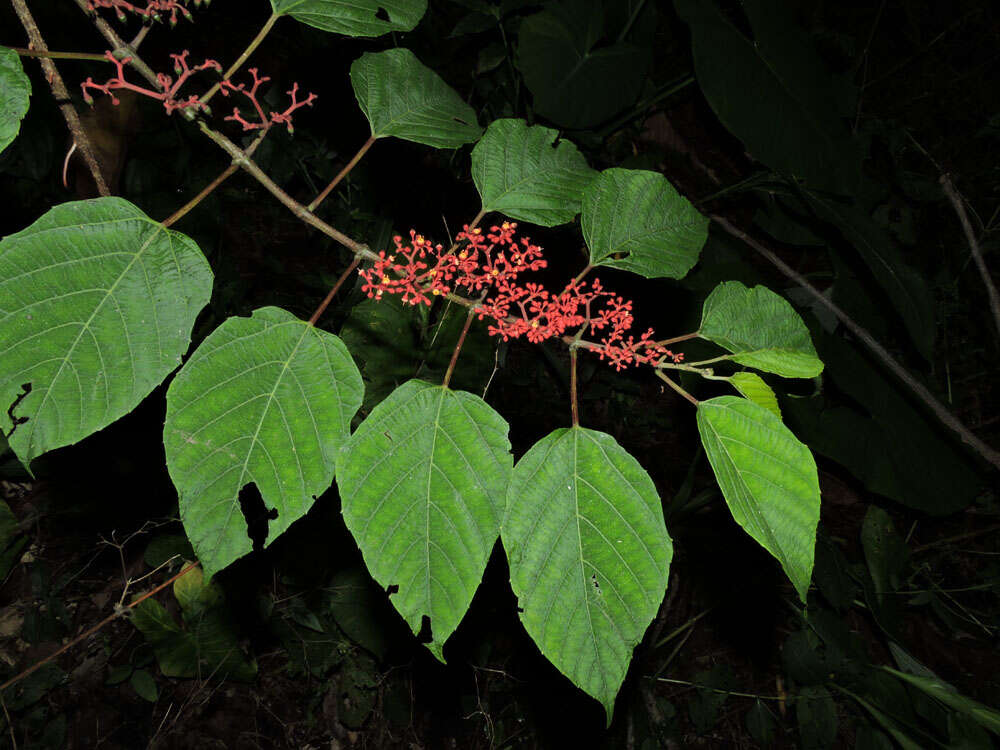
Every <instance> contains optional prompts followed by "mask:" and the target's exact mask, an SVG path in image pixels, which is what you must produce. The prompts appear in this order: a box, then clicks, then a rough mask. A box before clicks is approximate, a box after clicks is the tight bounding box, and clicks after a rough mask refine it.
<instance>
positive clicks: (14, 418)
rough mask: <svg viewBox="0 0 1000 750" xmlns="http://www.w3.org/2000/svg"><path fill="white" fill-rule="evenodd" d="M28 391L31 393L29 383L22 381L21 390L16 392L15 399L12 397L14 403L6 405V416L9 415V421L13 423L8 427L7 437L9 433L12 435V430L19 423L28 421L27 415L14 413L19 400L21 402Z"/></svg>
mask: <svg viewBox="0 0 1000 750" xmlns="http://www.w3.org/2000/svg"><path fill="white" fill-rule="evenodd" d="M29 393H31V383H24V384H23V385H22V386H21V392H20V393H18V394H17V398H15V399H14V403H12V404H11V405H10V406H9V407H8V409H7V416H8V417H10V421H11V424H12V425H13V426H12V427H11V428H10V432H9V433H7V437H8V438H9V437H10V436H11V435H13V434H14V430H16V429H17V426H18V425H20V424H24V423H25V422H27V421H28V417H19V416H17V415H15V414H14V409H16V408H17V407H18V406H20V404H21V402H22V401H24V399H25V397H26V396H27V395H28V394H29Z"/></svg>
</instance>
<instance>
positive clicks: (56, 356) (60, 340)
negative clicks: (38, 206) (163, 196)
mask: <svg viewBox="0 0 1000 750" xmlns="http://www.w3.org/2000/svg"><path fill="white" fill-rule="evenodd" d="M211 291H212V270H211V269H210V268H209V266H208V262H207V261H206V260H205V256H204V255H202V253H201V251H200V250H199V249H198V246H197V245H195V243H194V242H193V241H192V240H191V239H189V238H188V237H186V236H184V235H183V234H180V233H179V232H173V231H170V230H167V229H164V228H163V226H162V225H161V224H159V223H157V222H155V221H153V220H152V219H150V218H149V217H148V216H146V215H145V214H144V213H143V212H142V211H140V210H139V209H138V208H136V207H135V206H133V205H132V204H131V203H129V202H128V201H125V200H122V199H121V198H97V199H95V200H89V201H78V202H74V203H64V204H62V205H60V206H56V207H54V208H53V209H51V210H50V211H49V212H48V213H46V214H45V215H44V216H42V217H41V218H40V219H39V220H38V221H36V222H35V223H34V224H32V225H31V226H30V227H28V228H27V229H24V230H22V231H20V232H18V233H17V234H12V235H10V236H9V237H6V238H5V239H4V240H3V241H2V242H0V428H2V429H3V430H4V431H5V432H6V433H7V438H8V440H9V442H10V447H11V448H12V449H13V450H14V452H15V453H16V454H17V456H18V458H20V459H21V461H22V462H23V463H24V465H25V466H27V465H28V464H29V463H30V462H31V460H32V459H33V458H35V457H36V456H39V455H41V454H42V453H45V452H46V451H49V450H52V449H53V448H58V447H60V446H63V445H70V444H72V443H75V442H77V441H78V440H81V439H83V438H85V437H86V436H87V435H90V434H91V433H94V432H96V431H97V430H100V429H102V428H103V427H106V426H107V425H109V424H111V423H112V422H114V421H115V420H116V419H118V418H119V417H121V416H124V415H125V414H128V413H129V412H130V411H132V410H133V409H134V408H135V407H136V406H137V405H138V404H139V402H140V401H142V399H143V398H144V397H145V396H146V395H147V394H148V393H149V392H150V391H152V390H153V388H155V387H156V386H157V385H159V383H160V382H161V381H162V380H163V379H164V378H165V377H166V376H167V374H168V373H169V372H170V371H172V370H173V369H174V368H176V367H177V366H178V365H179V364H180V363H181V356H182V355H183V354H184V352H185V351H186V350H187V348H188V345H189V344H190V343H191V329H192V327H193V326H194V321H195V317H196V316H197V315H198V312H199V311H200V310H201V309H202V308H203V307H204V306H205V305H206V304H207V303H208V300H209V297H210V296H211ZM25 391H30V392H28V393H27V394H26V395H23V397H22V394H24V393H25Z"/></svg>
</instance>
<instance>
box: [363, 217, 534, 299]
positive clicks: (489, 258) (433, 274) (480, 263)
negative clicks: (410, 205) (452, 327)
mask: <svg viewBox="0 0 1000 750" xmlns="http://www.w3.org/2000/svg"><path fill="white" fill-rule="evenodd" d="M516 227H517V225H516V224H512V223H509V222H504V224H503V226H502V227H493V230H492V231H491V232H490V233H489V234H487V235H485V236H484V235H483V233H482V230H480V229H469V227H468V226H466V227H464V228H463V230H462V231H461V232H459V234H458V237H456V238H455V246H454V247H453V248H452V250H454V249H457V247H458V245H459V243H463V242H464V243H466V245H465V246H464V247H463V248H462V249H461V250H460V251H459V252H457V253H455V252H452V250H448V251H445V249H444V247H443V246H442V245H432V244H431V243H430V241H428V240H426V239H424V236H423V235H420V234H417V233H416V232H415V231H413V230H412V229H411V230H410V243H411V244H410V245H404V244H403V238H402V237H400V236H398V235H397V236H396V237H393V238H392V239H393V242H395V243H396V250H395V251H394V252H393V253H392V254H391V255H386V254H385V251H382V252H380V253H379V260H377V261H375V265H374V266H373V267H372V268H369V269H366V270H363V271H360V273H361V275H362V276H363V277H364V279H365V281H366V282H367V283H366V284H365V285H364V286H363V287H362V290H363V291H365V292H367V293H368V296H369V297H374V298H376V299H379V298H381V296H382V294H383V292H389V293H390V294H402V295H403V302H407V303H409V304H411V305H416V304H419V303H424V304H426V305H429V304H431V298H430V297H429V296H428V295H432V296H438V295H441V294H449V293H450V292H451V291H452V289H455V288H458V287H464V288H465V289H467V290H468V291H470V292H479V291H483V290H488V289H489V288H490V287H491V286H494V285H498V284H502V283H507V282H512V281H513V280H514V279H515V278H516V277H517V275H518V274H519V273H521V271H534V270H536V269H539V268H545V265H546V264H545V261H544V260H542V259H541V253H542V249H541V248H540V247H538V246H537V245H532V244H531V243H530V242H529V241H528V240H527V239H523V240H521V243H520V245H519V244H518V243H516V242H515V241H514V229H515V228H516ZM498 248H499V249H498ZM431 261H433V264H432V263H431ZM390 274H391V275H390Z"/></svg>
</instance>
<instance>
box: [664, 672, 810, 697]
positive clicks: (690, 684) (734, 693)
mask: <svg viewBox="0 0 1000 750" xmlns="http://www.w3.org/2000/svg"><path fill="white" fill-rule="evenodd" d="M650 679H653V680H656V681H657V682H668V683H670V684H671V685H685V686H687V687H693V688H697V689H698V690H710V691H711V692H713V693H721V694H722V695H732V696H735V697H737V698H756V699H758V700H762V701H793V700H801V698H797V696H789V695H757V693H741V692H738V691H736V690H723V689H722V688H714V687H709V686H708V685H699V684H698V683H697V682H688V681H687V680H674V679H671V678H670V677H652V678H650ZM814 700H815V699H814Z"/></svg>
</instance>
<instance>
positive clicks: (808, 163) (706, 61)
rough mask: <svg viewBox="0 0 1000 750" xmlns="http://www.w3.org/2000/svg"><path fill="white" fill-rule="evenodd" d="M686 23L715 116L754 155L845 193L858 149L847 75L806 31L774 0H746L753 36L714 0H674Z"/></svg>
mask: <svg viewBox="0 0 1000 750" xmlns="http://www.w3.org/2000/svg"><path fill="white" fill-rule="evenodd" d="M674 5H675V7H676V8H677V13H678V15H680V17H681V18H682V19H683V20H684V21H686V22H687V23H688V24H689V25H690V27H691V44H692V51H693V53H694V67H695V73H696V75H697V78H698V84H699V85H700V86H701V89H702V91H703V92H704V94H705V98H706V99H707V100H708V102H709V104H710V105H711V106H712V109H713V110H715V114H716V115H718V117H719V120H721V121H722V124H723V125H725V126H726V128H728V129H729V130H730V131H732V133H733V134H734V135H736V136H737V137H738V138H739V139H740V140H742V141H743V142H744V143H745V144H746V146H747V150H749V151H750V153H751V154H753V156H754V157H755V158H756V159H758V160H760V161H762V162H763V163H764V164H766V165H768V166H769V167H771V168H772V169H775V170H777V171H779V172H784V173H787V174H791V175H793V176H794V177H796V178H799V179H803V180H805V181H806V183H808V184H809V185H812V186H814V187H817V188H820V189H826V190H832V191H834V192H841V193H845V192H850V191H851V190H852V189H853V188H854V187H855V186H856V185H857V183H858V181H859V179H860V166H861V158H860V157H861V150H860V148H859V147H858V145H857V144H856V143H855V142H854V141H853V140H852V138H851V134H850V131H849V130H848V129H847V127H846V125H845V123H844V121H843V118H844V116H852V115H853V114H854V112H853V109H852V107H851V104H852V101H853V99H854V91H853V88H852V87H851V84H850V81H849V80H848V79H847V78H846V77H837V76H834V75H832V74H831V73H829V72H828V71H827V70H826V69H825V66H824V64H823V61H822V60H821V58H820V57H819V54H818V53H817V52H816V50H815V49H813V47H812V45H811V42H810V39H809V35H808V34H806V33H805V32H804V31H803V30H802V29H800V28H798V27H797V26H796V25H795V24H794V23H793V22H792V21H791V13H790V11H789V8H787V7H785V6H784V5H783V4H781V3H778V2H776V0H746V2H744V3H742V7H743V8H744V10H745V11H746V12H747V15H748V16H749V17H750V22H751V25H752V27H753V33H754V39H753V40H750V39H748V38H747V37H745V36H744V35H743V34H742V33H740V31H739V30H737V28H736V27H735V26H734V25H733V24H732V23H731V22H730V21H729V18H728V17H727V16H726V15H725V14H724V13H722V11H720V9H719V7H718V6H717V5H716V2H715V0H674Z"/></svg>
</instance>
